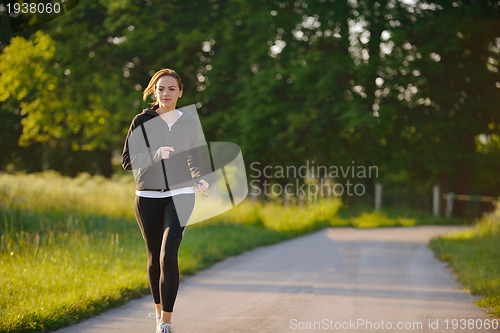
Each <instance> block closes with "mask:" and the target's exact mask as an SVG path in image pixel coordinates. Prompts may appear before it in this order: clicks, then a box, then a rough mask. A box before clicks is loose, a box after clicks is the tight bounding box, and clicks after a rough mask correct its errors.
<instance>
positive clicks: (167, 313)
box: [160, 194, 195, 323]
mask: <svg viewBox="0 0 500 333" xmlns="http://www.w3.org/2000/svg"><path fill="white" fill-rule="evenodd" d="M194 200H195V196H194V194H180V195H178V196H176V197H175V198H174V199H172V200H171V201H169V203H168V204H167V206H166V208H165V213H164V223H165V224H164V226H165V230H164V232H163V243H162V247H161V254H160V268H161V274H160V295H161V304H162V310H163V311H162V318H161V321H162V322H167V323H170V322H171V316H172V311H173V308H174V303H175V299H176V297H177V291H178V289H179V264H178V260H177V254H178V250H179V246H180V244H181V241H182V233H183V231H184V228H185V226H186V224H187V219H188V218H189V216H190V215H191V212H192V211H193V208H194Z"/></svg>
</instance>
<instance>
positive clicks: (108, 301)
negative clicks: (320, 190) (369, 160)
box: [0, 172, 445, 332]
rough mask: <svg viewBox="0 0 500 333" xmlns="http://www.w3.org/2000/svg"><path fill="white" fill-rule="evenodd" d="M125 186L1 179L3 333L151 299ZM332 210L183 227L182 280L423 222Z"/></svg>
mask: <svg viewBox="0 0 500 333" xmlns="http://www.w3.org/2000/svg"><path fill="white" fill-rule="evenodd" d="M133 189H134V183H133V178H132V177H126V178H119V179H114V180H112V181H110V180H106V179H104V178H102V177H90V176H88V175H85V174H83V175H80V176H79V177H77V178H74V179H71V178H66V177H61V176H59V175H57V174H55V173H51V172H44V173H43V174H28V175H21V174H19V175H8V174H0V235H1V237H0V276H1V279H0V318H1V320H0V331H1V332H35V331H42V330H48V329H55V328H58V327H62V326H65V325H68V324H71V323H74V322H75V321H79V320H82V319H85V318H87V317H90V316H92V315H94V314H97V313H99V312H102V311H103V310H104V309H107V308H110V307H113V306H116V305H118V304H121V303H123V302H125V301H126V300H128V299H130V298H133V297H138V296H140V295H142V294H144V293H149V288H148V281H147V276H146V269H145V266H146V253H145V249H144V242H143V239H142V237H141V233H140V230H139V228H138V226H137V222H136V221H135V217H134V212H133V204H132V203H133V198H134V190H133ZM340 208H341V203H340V201H338V200H324V201H319V202H315V203H310V204H308V205H305V206H300V207H297V206H280V205H276V204H261V203H258V204H252V203H251V202H244V203H242V204H240V205H238V206H237V207H236V208H235V209H232V210H230V211H228V212H226V213H224V214H222V215H219V216H217V217H216V218H213V219H211V220H209V221H206V222H203V223H197V224H194V225H191V226H189V227H188V231H187V232H186V236H185V237H184V239H183V243H182V246H181V248H180V249H179V265H180V271H181V274H182V275H181V279H182V276H184V275H187V274H193V273H195V272H197V271H199V270H201V269H204V268H206V267H208V266H210V265H212V264H213V263H214V262H216V261H219V260H221V259H223V258H225V257H228V256H231V255H235V254H238V253H241V252H243V251H246V250H248V249H251V248H254V247H257V246H261V245H267V244H272V243H276V242H279V241H281V240H284V239H289V238H291V237H295V236H298V235H302V234H304V233H308V232H312V231H315V230H318V229H322V228H324V227H326V226H348V225H350V226H355V227H378V226H398V225H399V226H405V225H415V224H422V223H425V221H426V219H425V217H417V218H415V217H412V216H411V215H409V214H408V213H407V212H405V213H404V214H403V212H396V211H388V212H385V213H377V212H373V211H370V210H356V209H347V210H342V211H341V212H340V214H339V209H340ZM349 212H350V213H349ZM353 212H354V213H353ZM442 221H445V220H442ZM442 221H441V222H442Z"/></svg>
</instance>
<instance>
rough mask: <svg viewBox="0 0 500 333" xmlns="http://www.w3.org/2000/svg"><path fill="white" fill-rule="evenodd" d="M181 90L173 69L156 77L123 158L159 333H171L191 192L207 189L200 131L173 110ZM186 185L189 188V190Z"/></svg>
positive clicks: (188, 115) (191, 120)
mask: <svg viewBox="0 0 500 333" xmlns="http://www.w3.org/2000/svg"><path fill="white" fill-rule="evenodd" d="M182 93H183V85H182V81H181V78H180V77H179V75H178V74H177V73H176V72H175V71H173V70H171V69H162V70H160V71H158V72H156V73H155V74H154V75H153V77H152V78H151V80H150V82H149V84H148V86H147V87H146V89H145V90H144V93H143V99H144V101H145V100H146V98H147V97H148V96H149V95H151V94H154V96H155V98H156V102H155V103H154V105H153V106H152V108H148V109H145V110H144V111H142V112H141V113H140V114H138V115H136V116H135V118H134V119H133V121H132V124H131V125H130V129H129V131H128V134H127V138H126V140H125V145H124V148H123V154H122V166H123V168H124V169H126V170H133V171H134V177H135V180H136V197H135V215H136V218H137V222H138V224H139V226H140V228H141V232H142V236H143V238H144V241H145V244H146V249H147V254H148V262H147V271H148V275H149V284H150V288H151V293H152V295H153V300H154V303H155V307H156V313H155V314H154V315H153V316H154V317H155V318H156V320H157V328H156V332H157V333H172V332H174V330H173V326H174V325H172V322H171V316H172V312H173V307H174V302H175V298H176V296H177V290H178V288H179V267H178V261H177V253H178V249H179V246H180V243H181V240H182V237H183V236H184V232H185V228H186V225H187V222H188V220H189V218H190V216H191V213H192V211H193V208H194V203H195V195H194V192H195V190H197V191H199V192H204V191H206V190H207V189H208V186H209V185H208V183H207V182H206V181H205V180H199V181H195V182H194V183H193V179H199V178H197V177H199V176H200V175H201V174H202V166H201V161H200V157H199V154H198V153H197V150H196V149H197V148H198V147H199V142H198V134H199V133H201V128H200V126H199V122H198V121H197V119H196V117H195V116H194V115H192V114H191V113H190V112H187V111H184V112H182V111H181V110H177V109H176V104H177V100H178V99H179V98H181V96H182ZM186 184H191V185H190V186H187V185H186Z"/></svg>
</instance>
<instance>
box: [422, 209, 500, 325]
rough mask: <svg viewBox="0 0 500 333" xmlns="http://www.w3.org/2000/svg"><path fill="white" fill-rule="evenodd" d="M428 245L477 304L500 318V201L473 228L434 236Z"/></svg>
mask: <svg viewBox="0 0 500 333" xmlns="http://www.w3.org/2000/svg"><path fill="white" fill-rule="evenodd" d="M429 246H430V248H431V249H432V250H433V251H434V253H435V255H436V257H437V258H439V259H441V260H442V261H447V262H448V263H449V266H450V267H451V268H452V269H453V270H454V271H455V272H456V273H457V276H458V280H459V282H460V283H462V284H463V286H464V287H465V288H466V289H468V290H470V292H471V294H472V295H478V296H484V298H482V299H481V300H479V301H478V302H477V305H479V306H481V307H484V308H485V310H486V311H487V312H488V313H490V314H492V315H494V316H496V317H497V318H500V204H499V205H498V206H497V209H496V211H495V212H493V213H491V214H490V215H488V216H485V217H484V218H483V219H482V220H481V221H480V222H479V223H478V224H477V226H476V227H475V228H474V229H471V230H468V231H464V232H459V233H452V234H449V235H446V236H442V237H437V238H435V239H433V240H432V241H431V242H430V244H429Z"/></svg>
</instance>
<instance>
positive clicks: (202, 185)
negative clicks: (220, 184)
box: [196, 179, 209, 193]
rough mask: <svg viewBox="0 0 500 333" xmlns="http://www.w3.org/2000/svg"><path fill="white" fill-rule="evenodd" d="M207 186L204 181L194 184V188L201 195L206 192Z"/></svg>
mask: <svg viewBox="0 0 500 333" xmlns="http://www.w3.org/2000/svg"><path fill="white" fill-rule="evenodd" d="M208 186H209V184H208V183H207V182H206V181H205V180H204V179H201V180H200V181H199V183H198V184H196V188H197V190H198V191H199V192H200V193H203V192H205V191H206V190H208Z"/></svg>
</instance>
